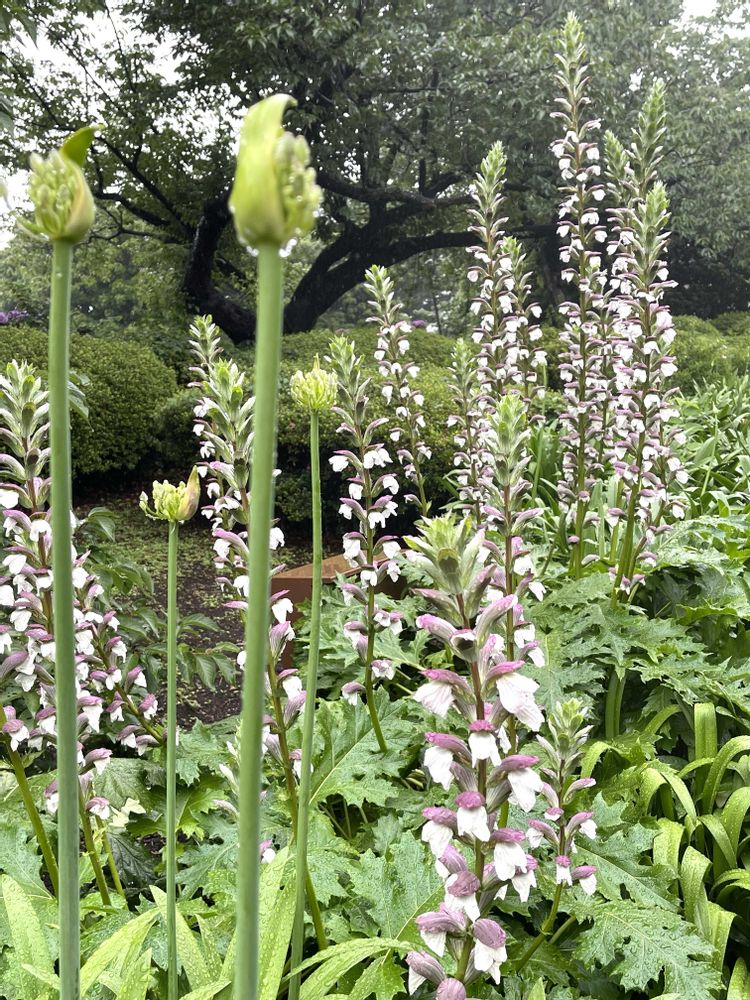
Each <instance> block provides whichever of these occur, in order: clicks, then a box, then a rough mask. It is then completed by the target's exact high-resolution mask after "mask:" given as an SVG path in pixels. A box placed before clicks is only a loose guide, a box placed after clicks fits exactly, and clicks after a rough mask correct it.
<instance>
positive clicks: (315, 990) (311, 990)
mask: <svg viewBox="0 0 750 1000" xmlns="http://www.w3.org/2000/svg"><path fill="white" fill-rule="evenodd" d="M410 947H411V946H410V944H409V942H408V941H397V940H391V939H390V938H374V939H370V940H368V939H366V938H356V939H355V940H353V941H344V942H343V943H342V944H336V945H333V946H332V947H331V948H326V949H325V951H321V952H320V953H319V954H318V955H315V956H314V958H311V959H308V960H307V961H306V962H303V963H302V965H300V966H299V968H300V970H305V969H308V968H311V967H312V966H314V965H318V966H319V968H317V969H316V970H315V972H313V974H312V975H311V976H310V978H309V979H306V980H305V982H304V983H303V984H302V989H301V990H300V1000H323V997H326V996H328V993H329V990H330V989H331V988H332V987H333V986H335V985H336V983H337V982H338V981H339V979H341V977H342V976H345V975H346V973H347V972H349V971H350V970H351V969H354V968H356V967H357V966H358V965H359V964H360V963H361V962H364V961H365V960H366V959H368V958H374V957H375V956H376V955H379V954H381V953H383V952H387V951H399V952H401V951H408V950H409V948H410Z"/></svg>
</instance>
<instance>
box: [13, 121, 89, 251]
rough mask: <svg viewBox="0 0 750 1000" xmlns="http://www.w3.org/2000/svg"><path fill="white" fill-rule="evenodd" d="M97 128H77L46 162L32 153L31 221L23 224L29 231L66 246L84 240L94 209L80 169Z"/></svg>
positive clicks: (30, 179) (30, 178)
mask: <svg viewBox="0 0 750 1000" xmlns="http://www.w3.org/2000/svg"><path fill="white" fill-rule="evenodd" d="M98 128H100V126H98V125H87V126H86V128H82V129H79V130H78V132H75V133H74V134H73V135H71V136H70V137H69V138H68V139H66V141H65V142H64V143H63V144H62V146H61V147H60V149H59V150H57V149H56V150H53V152H52V153H50V155H49V156H48V157H47V158H46V159H43V158H42V157H41V156H39V155H38V154H37V153H32V155H31V176H30V177H29V198H30V199H31V203H32V204H33V206H34V221H33V222H30V221H24V223H23V225H24V228H25V229H26V230H27V231H28V232H30V233H32V234H34V235H37V236H42V237H44V238H46V239H49V240H61V241H63V242H65V243H80V242H81V240H82V239H84V238H85V237H86V234H87V233H88V231H89V230H90V229H91V226H92V225H93V222H94V211H95V210H94V199H93V196H92V194H91V189H90V188H89V186H88V184H87V183H86V178H85V177H84V174H83V170H82V167H83V164H84V162H85V160H86V154H87V152H88V149H89V146H90V145H91V143H92V141H93V139H94V136H95V134H96V132H97V129H98Z"/></svg>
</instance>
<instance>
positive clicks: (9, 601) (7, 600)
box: [0, 583, 16, 608]
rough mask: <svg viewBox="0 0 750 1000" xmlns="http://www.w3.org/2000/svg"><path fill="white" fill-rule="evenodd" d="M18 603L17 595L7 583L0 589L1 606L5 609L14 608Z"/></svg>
mask: <svg viewBox="0 0 750 1000" xmlns="http://www.w3.org/2000/svg"><path fill="white" fill-rule="evenodd" d="M15 603H16V595H15V591H14V590H13V588H12V587H11V586H10V584H8V583H6V584H3V586H2V587H0V606H2V607H4V608H12V607H13V605H14V604H15Z"/></svg>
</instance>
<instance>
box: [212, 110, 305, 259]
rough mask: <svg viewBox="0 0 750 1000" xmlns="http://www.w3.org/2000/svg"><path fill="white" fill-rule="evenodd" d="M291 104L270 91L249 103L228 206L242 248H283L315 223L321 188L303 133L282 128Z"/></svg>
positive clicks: (241, 133)
mask: <svg viewBox="0 0 750 1000" xmlns="http://www.w3.org/2000/svg"><path fill="white" fill-rule="evenodd" d="M295 103H296V102H295V101H294V99H293V98H291V97H289V96H288V95H287V94H274V95H273V96H272V97H267V98H266V99H265V100H263V101H260V102H259V103H258V104H255V105H253V107H252V108H250V110H249V111H248V113H247V115H246V117H245V121H244V123H243V125H242V131H241V132H240V150H239V153H238V155H237V171H236V173H235V177H234V184H233V185H232V191H231V193H230V195H229V210H230V212H231V213H232V215H233V217H234V227H235V229H236V231H237V237H238V239H239V240H240V242H241V243H244V244H245V245H246V246H250V247H257V246H260V244H262V243H271V244H274V245H275V246H278V247H283V246H285V245H286V244H287V243H288V242H289V240H291V239H293V238H294V237H298V236H304V235H305V234H307V233H309V232H310V230H311V229H312V228H313V226H314V224H315V210H316V209H317V207H318V205H319V204H320V198H321V192H320V188H319V187H318V185H317V184H316V183H315V171H314V170H313V168H312V167H310V166H309V162H310V150H309V149H308V146H307V143H306V142H305V140H304V139H303V138H302V136H294V135H292V134H291V133H289V132H285V131H284V129H283V128H282V126H281V120H282V118H283V117H284V112H285V111H286V109H287V108H288V107H290V106H292V105H294V104H295Z"/></svg>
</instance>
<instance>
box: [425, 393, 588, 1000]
mask: <svg viewBox="0 0 750 1000" xmlns="http://www.w3.org/2000/svg"><path fill="white" fill-rule="evenodd" d="M506 398H508V399H512V398H513V397H506ZM519 405H521V406H522V404H520V403H519ZM518 492H519V493H520V491H518ZM516 526H518V522H516ZM407 543H408V544H409V546H410V548H411V549H412V554H411V559H412V561H413V562H414V564H415V565H416V567H417V568H419V569H421V570H422V572H423V573H424V575H425V576H426V577H427V578H428V580H429V581H430V583H431V586H430V587H428V588H421V589H419V590H417V591H416V593H417V594H419V595H420V596H422V597H423V598H425V599H426V600H427V601H429V602H430V603H431V604H432V605H433V606H434V607H435V609H436V610H437V611H438V614H437V615H436V614H425V615H421V616H420V617H419V618H418V619H417V626H418V627H419V628H421V629H424V630H426V631H427V632H429V633H430V635H431V636H433V637H434V638H435V639H437V640H438V641H439V643H440V644H441V645H442V646H443V648H444V650H445V661H444V664H443V665H440V666H437V667H432V666H431V667H429V668H426V669H424V670H423V674H424V677H425V681H426V683H425V684H424V685H423V686H422V687H421V688H419V689H418V690H417V692H416V694H415V698H416V699H417V701H419V702H420V703H421V704H422V705H423V706H424V707H425V708H426V709H428V710H429V711H431V712H432V713H434V714H435V715H436V716H437V717H438V718H439V719H445V718H447V717H448V716H449V714H451V713H454V714H455V715H457V716H458V719H459V721H458V723H457V724H456V722H455V720H453V725H451V727H450V728H451V732H442V733H441V732H428V733H427V734H426V740H427V743H428V747H427V750H426V752H425V757H424V765H425V769H426V770H427V772H428V773H429V774H430V776H431V778H432V780H433V781H434V782H435V783H436V784H439V785H441V786H442V787H443V788H444V789H445V791H446V792H449V793H450V794H451V796H455V797H454V798H453V805H452V806H443V805H439V806H429V807H427V808H426V809H425V810H424V817H425V820H426V822H425V825H424V827H423V830H422V838H423V840H424V841H425V842H426V843H427V844H428V845H429V847H430V850H431V852H432V854H433V856H434V858H435V868H436V870H437V872H438V874H439V875H440V876H441V878H442V879H443V882H444V886H445V895H444V899H443V902H442V903H441V904H440V906H439V908H438V909H437V910H434V911H432V912H429V913H424V914H422V915H421V916H419V917H418V918H417V926H418V927H419V930H420V933H421V935H422V939H423V941H424V944H425V946H426V948H427V949H429V950H425V951H414V952H411V953H410V954H409V955H408V956H407V963H408V965H409V992H410V993H414V992H415V991H416V990H417V989H418V988H419V987H420V986H421V985H422V984H423V983H425V982H428V983H430V984H431V985H432V986H434V987H436V988H437V996H450V997H454V996H455V997H460V998H466V996H467V992H466V989H467V987H468V986H470V985H471V984H472V983H474V982H475V981H477V980H479V979H481V978H484V977H486V976H489V977H490V978H491V979H492V980H493V981H494V982H495V983H496V984H497V983H499V982H500V978H501V970H502V966H503V965H504V963H505V961H506V959H507V952H506V932H505V930H504V928H503V927H502V926H501V924H500V922H499V921H498V920H497V918H496V917H495V916H493V908H494V903H495V900H497V899H506V897H507V896H508V893H509V892H511V891H512V892H514V893H515V894H517V895H518V897H519V898H520V900H521V901H523V902H526V901H527V900H528V898H529V895H530V892H531V889H532V888H534V886H535V885H536V870H537V868H538V864H539V862H538V860H537V858H536V857H534V856H533V855H532V854H531V853H529V849H530V848H532V846H536V847H539V845H540V843H541V839H537V837H536V834H535V832H534V827H533V825H532V824H533V822H534V821H533V820H532V821H528V822H526V821H523V822H522V821H519V820H518V819H516V818H515V815H514V820H513V822H512V823H511V820H510V807H511V806H515V807H518V809H520V810H521V813H527V814H528V813H530V812H531V811H532V810H533V809H534V807H535V804H536V800H537V796H538V795H539V794H542V795H544V796H545V797H546V798H547V801H548V802H552V801H554V806H552V808H554V810H555V814H554V822H555V823H557V825H558V827H559V826H560V822H561V818H562V817H567V814H568V811H569V808H570V805H571V802H572V799H573V797H574V795H575V793H576V791H578V789H579V788H580V787H582V786H580V785H578V786H576V787H575V788H573V787H572V785H569V784H565V783H563V784H562V785H561V784H560V782H559V781H558V780H557V775H558V773H563V772H564V774H565V776H566V781H567V776H569V775H570V774H571V773H572V771H573V769H574V768H575V764H576V763H577V758H576V759H574V760H571V755H570V753H569V752H568V748H567V747H565V746H564V745H562V746H561V745H559V743H560V741H559V740H558V739H557V734H556V733H555V731H554V730H551V738H550V740H549V741H541V742H542V746H543V747H544V749H545V751H546V752H547V755H548V756H549V757H550V762H551V763H552V765H553V767H555V766H556V768H557V770H556V771H555V773H554V774H553V773H552V769H547V770H542V771H541V773H540V771H539V770H538V768H537V765H538V764H539V762H540V758H539V756H537V755H536V754H529V753H525V752H520V750H521V746H522V743H521V741H520V738H521V733H522V732H528V733H529V734H532V733H536V732H537V731H538V730H539V729H540V728H541V726H542V724H543V721H544V717H543V714H542V711H541V709H540V708H539V706H538V705H537V703H536V700H535V697H534V695H535V691H536V689H537V687H538V685H537V684H536V682H535V681H533V680H532V679H531V678H530V677H528V676H527V675H526V674H524V673H523V672H522V670H523V667H524V663H525V662H526V661H527V660H532V659H536V655H537V651H538V650H539V646H538V643H537V642H536V641H535V639H534V634H533V627H532V626H530V625H529V624H528V623H527V622H526V621H525V620H524V616H523V611H522V609H521V607H520V603H519V593H522V592H523V589H524V580H523V578H519V581H518V584H517V586H516V588H515V589H511V588H512V585H513V582H514V580H513V574H512V572H511V573H510V574H509V575H508V574H506V575H504V573H503V571H499V570H498V560H499V559H501V558H502V557H501V556H500V554H499V552H498V550H497V546H495V545H494V543H492V542H489V541H488V540H487V538H486V537H485V532H484V530H483V529H480V530H478V531H477V529H476V528H475V527H474V526H473V524H472V523H471V521H470V520H469V519H464V520H463V521H460V522H459V521H457V520H456V519H455V517H453V516H451V515H446V516H443V517H438V518H433V519H430V520H425V521H424V522H422V529H421V534H420V535H419V536H416V537H411V538H408V539H407ZM511 558H512V556H511ZM519 577H520V575H519ZM457 729H458V731H459V734H458V735H457ZM461 729H463V730H464V731H463V732H460V731H461ZM582 739H585V736H584V737H582ZM582 739H581V742H582ZM579 745H580V744H579V743H576V749H578V747H579ZM550 750H551V751H552V753H550ZM555 753H557V756H553V755H554V754H555ZM545 777H546V778H548V779H549V780H548V781H547V782H545V781H544V780H543V779H544V778H545ZM563 802H564V805H561V803H563ZM545 815H546V816H547V818H550V817H549V810H548V813H547V814H545ZM584 815H585V819H584V818H583V817H584ZM579 818H580V823H579V822H578V820H575V821H574V819H573V817H572V816H571V817H570V819H568V818H565V819H564V820H563V827H564V829H565V831H566V832H565V834H564V835H563V834H560V835H559V836H558V840H557V842H556V845H555V846H556V849H557V850H556V870H557V871H561V870H562V869H563V868H564V869H565V873H566V874H565V877H564V881H565V883H566V884H572V883H573V882H574V881H575V882H580V883H581V884H583V883H584V880H586V882H585V885H584V888H585V889H587V891H588V890H591V891H593V883H592V879H593V875H594V872H593V871H592V870H590V869H588V868H585V869H584V868H580V869H579V868H572V867H571V865H570V863H569V859H568V857H567V856H566V857H565V858H563V857H562V852H561V851H560V850H559V847H560V845H562V846H564V847H566V848H567V849H568V850H570V851H572V850H573V848H574V844H573V833H574V832H575V830H576V829H578V827H579V826H580V825H581V824H582V823H584V822H585V821H586V819H590V818H591V817H590V814H588V813H587V814H583V813H581V814H579ZM540 822H542V821H540ZM547 825H549V824H547ZM551 828H552V827H550V829H551ZM587 830H588V832H589V833H591V832H592V828H591V825H589V826H588V827H587ZM542 839H543V838H542ZM566 862H567V866H566Z"/></svg>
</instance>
